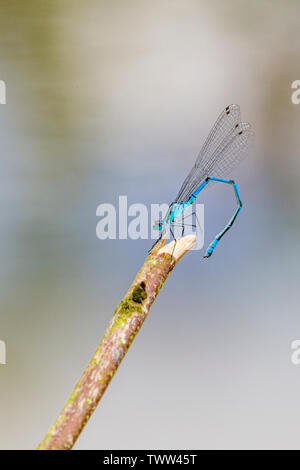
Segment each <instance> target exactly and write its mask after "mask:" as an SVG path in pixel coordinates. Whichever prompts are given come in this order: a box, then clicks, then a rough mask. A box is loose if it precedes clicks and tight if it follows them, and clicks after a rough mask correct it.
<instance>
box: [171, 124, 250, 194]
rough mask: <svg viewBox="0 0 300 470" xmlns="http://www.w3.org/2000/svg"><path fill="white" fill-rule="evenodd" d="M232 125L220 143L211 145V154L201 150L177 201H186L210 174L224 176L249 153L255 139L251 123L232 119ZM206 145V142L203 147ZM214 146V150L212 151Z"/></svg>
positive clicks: (209, 148)
mask: <svg viewBox="0 0 300 470" xmlns="http://www.w3.org/2000/svg"><path fill="white" fill-rule="evenodd" d="M232 125H233V127H232V126H231V127H230V126H229V127H227V129H228V130H227V134H225V135H224V134H223V135H222V137H223V139H220V138H219V143H218V145H215V144H210V145H209V147H208V150H209V156H207V155H206V154H203V155H201V154H202V151H203V149H202V150H201V152H200V154H199V156H198V158H197V160H196V163H195V165H194V166H193V168H192V170H191V171H190V173H189V174H188V176H187V178H186V180H185V181H184V183H183V185H182V187H181V189H180V191H179V193H178V196H177V198H176V199H175V201H185V200H186V199H187V198H188V197H189V196H190V195H191V194H192V193H193V192H194V191H195V190H196V189H197V188H198V187H199V185H200V183H201V181H203V180H204V179H205V178H207V177H208V176H216V177H219V178H224V177H225V176H227V175H228V174H229V173H230V172H231V171H232V170H233V169H234V168H235V167H236V166H237V165H238V163H239V162H240V161H241V160H243V159H244V158H245V156H246V155H247V154H248V153H249V150H250V149H251V147H252V145H253V141H254V132H253V131H252V130H251V127H250V124H248V123H245V122H241V123H235V122H234V121H232ZM205 145H206V143H205V144H204V146H203V148H204V147H205ZM212 148H214V150H213V152H212V153H211V149H212ZM199 157H201V159H200V160H199Z"/></svg>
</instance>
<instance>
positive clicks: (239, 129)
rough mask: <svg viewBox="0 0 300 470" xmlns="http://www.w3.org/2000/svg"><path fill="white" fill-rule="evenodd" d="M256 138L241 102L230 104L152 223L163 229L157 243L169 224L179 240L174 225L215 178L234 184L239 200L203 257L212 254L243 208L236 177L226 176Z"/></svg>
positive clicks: (220, 181)
mask: <svg viewBox="0 0 300 470" xmlns="http://www.w3.org/2000/svg"><path fill="white" fill-rule="evenodd" d="M253 140H254V132H253V131H252V130H251V127H250V124H248V123H247V122H241V112H240V107H239V105H237V104H231V105H229V106H227V107H226V108H225V109H224V111H223V112H222V113H221V114H220V116H219V117H218V119H217V121H216V123H215V124H214V126H213V128H212V130H211V131H210V133H209V135H208V137H207V139H206V141H205V143H204V145H203V147H202V149H201V150H200V153H199V155H198V157H197V160H196V162H195V164H194V166H193V168H192V169H191V171H190V173H189V174H188V175H187V177H186V179H185V180H184V182H183V184H182V186H181V188H180V191H179V193H178V195H177V197H176V199H175V201H174V202H172V204H170V206H169V209H168V211H167V213H166V215H165V217H164V218H163V219H160V220H158V221H156V222H155V224H154V225H153V228H154V229H155V230H158V231H159V232H160V236H159V238H158V240H157V241H156V242H155V244H156V243H157V242H158V241H159V240H160V239H161V238H162V236H163V235H164V234H165V232H166V228H167V226H168V225H169V226H170V232H171V235H172V236H173V238H174V239H175V243H176V238H175V236H174V232H173V230H172V226H174V224H175V223H176V222H178V220H179V218H180V217H182V216H183V213H184V211H185V209H186V208H187V207H188V206H189V205H191V204H193V203H194V202H195V200H196V198H197V196H198V194H199V193H200V191H202V189H203V188H204V187H205V186H207V184H208V183H210V182H211V181H216V182H219V183H226V184H230V185H232V187H233V189H234V193H235V197H236V200H237V209H236V210H235V212H234V214H233V216H232V217H231V219H230V220H229V222H228V224H227V225H226V226H225V227H224V229H223V230H222V231H221V232H220V233H218V235H216V236H215V238H214V240H213V241H212V242H211V243H210V245H209V246H208V248H207V250H206V253H205V255H204V258H209V257H210V256H211V255H212V253H213V251H214V249H215V247H216V245H217V244H218V242H219V241H220V240H221V238H222V237H223V235H224V234H225V233H226V232H227V231H228V230H229V229H230V227H231V226H232V224H233V222H234V221H235V219H236V217H237V215H238V213H239V212H240V210H241V208H242V201H241V198H240V195H239V190H238V187H237V184H236V183H235V181H234V180H231V179H225V178H224V177H225V176H227V175H228V174H229V173H230V172H231V171H232V170H233V169H234V168H235V167H236V165H237V164H238V163H239V162H240V161H241V160H242V159H243V158H244V157H245V156H246V155H247V153H248V151H249V149H250V148H251V146H252V143H253ZM183 234H184V222H183V223H182V236H183ZM155 244H154V245H155Z"/></svg>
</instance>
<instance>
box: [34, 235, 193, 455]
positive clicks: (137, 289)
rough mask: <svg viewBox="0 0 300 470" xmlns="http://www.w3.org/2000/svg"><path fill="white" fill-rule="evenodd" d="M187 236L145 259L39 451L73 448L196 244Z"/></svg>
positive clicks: (155, 250) (158, 245)
mask: <svg viewBox="0 0 300 470" xmlns="http://www.w3.org/2000/svg"><path fill="white" fill-rule="evenodd" d="M195 240H196V237H195V236H194V235H188V236H186V237H184V238H181V239H179V240H177V242H176V244H175V247H174V243H175V242H174V241H173V242H171V243H169V244H168V245H166V246H163V245H164V240H162V241H161V242H159V243H158V244H157V245H156V246H155V247H154V248H153V250H152V251H151V253H150V254H149V256H148V257H147V258H146V260H145V263H144V265H143V266H142V268H141V269H140V271H139V272H138V274H137V276H136V278H135V279H134V281H133V283H132V285H131V287H130V288H129V290H128V292H127V293H126V295H125V297H124V298H123V299H122V301H121V302H120V304H119V305H118V307H117V308H116V310H115V313H114V315H113V317H112V319H111V321H110V324H109V325H108V328H107V330H106V332H105V335H104V337H103V339H102V341H101V343H100V345H99V346H98V348H97V349H96V351H95V354H94V355H93V357H92V359H91V361H90V363H89V364H88V366H87V368H86V369H85V371H84V373H83V375H82V377H81V379H80V380H79V382H78V383H77V385H76V387H75V389H74V391H73V393H72V394H71V396H70V398H69V400H68V401H67V403H66V405H65V407H64V408H63V410H62V411H61V413H60V415H59V416H58V418H57V419H56V421H55V422H54V424H53V426H52V427H51V428H50V430H49V432H48V433H47V435H46V436H45V438H44V439H43V441H42V442H41V443H40V444H39V446H38V450H70V449H72V447H73V445H74V444H75V442H76V440H77V438H78V436H79V434H80V432H81V431H82V429H83V428H84V426H85V424H86V423H87V421H88V419H89V418H90V416H91V414H92V413H93V411H94V410H95V408H96V406H97V404H98V402H99V400H100V399H101V397H102V395H103V393H104V392H105V390H106V388H107V386H108V384H109V382H110V381H111V379H112V377H113V376H114V373H115V372H116V370H117V368H118V367H119V364H120V362H121V361H122V359H123V357H124V356H125V354H126V352H127V350H128V348H129V346H130V345H131V343H132V341H133V339H134V337H135V335H136V334H137V332H138V331H139V329H140V327H141V326H142V324H143V322H144V320H145V318H146V317H147V315H148V313H149V310H150V307H151V305H152V303H153V302H154V300H155V298H156V296H157V294H158V292H159V291H160V288H161V287H162V285H163V283H164V282H165V280H166V279H167V277H168V275H169V274H170V272H171V271H172V269H173V268H174V266H175V265H176V263H177V262H178V261H179V259H180V258H181V257H182V256H183V255H184V254H185V253H187V251H188V250H190V248H192V247H193V246H194V243H195Z"/></svg>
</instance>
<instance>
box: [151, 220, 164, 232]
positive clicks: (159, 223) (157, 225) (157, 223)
mask: <svg viewBox="0 0 300 470" xmlns="http://www.w3.org/2000/svg"><path fill="white" fill-rule="evenodd" d="M162 229H163V223H162V220H161V219H159V220H156V221H155V222H154V224H153V230H162Z"/></svg>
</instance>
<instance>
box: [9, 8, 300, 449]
mask: <svg viewBox="0 0 300 470" xmlns="http://www.w3.org/2000/svg"><path fill="white" fill-rule="evenodd" d="M299 8H300V7H299V2H297V0H290V1H289V2H285V1H284V0H277V1H270V0H253V1H252V2H249V1H243V0H227V1H226V2H224V1H221V0H212V1H210V2H207V1H202V0H185V1H183V0H162V1H160V2H150V1H147V0H128V1H127V2H124V1H121V0H114V1H113V2H105V1H96V0H88V1H85V2H83V1H80V0H72V1H71V0H51V1H50V0H45V1H43V2H41V1H37V0H36V1H32V0H28V1H26V2H22V1H21V0H20V1H15V0H10V1H5V0H2V1H1V6H0V79H1V80H5V82H6V86H7V104H6V105H1V106H0V124H1V127H0V129H1V134H0V135H1V138H0V147H1V150H0V152H1V158H0V192H1V197H0V206H1V210H0V217H1V230H0V239H1V249H0V253H1V259H0V276H1V282H0V291H1V292H0V299H1V313H0V339H1V340H5V342H6V346H7V364H6V365H0V447H1V448H2V449H33V448H35V447H36V445H37V444H38V442H39V441H40V440H41V439H42V438H43V436H44V434H45V432H46V431H47V430H48V428H49V427H50V425H51V424H52V422H53V420H54V419H55V418H56V416H57V414H58V412H59V411H60V409H61V408H62V406H63V405H64V403H65V401H66V399H67V398H68V396H69V394H70V393H71V391H72V389H73V387H74V385H75V383H76V382H77V380H78V379H79V377H80V375H81V373H82V371H83V369H84V367H85V366H86V364H87V362H88V361H89V359H90V357H91V355H92V354H93V352H94V350H95V348H96V347H97V345H98V343H99V341H100V340H101V337H102V335H103V333H104V331H105V328H106V326H107V324H108V322H109V320H110V318H111V316H112V314H113V311H114V308H115V307H116V305H117V304H118V303H119V301H120V299H121V298H122V296H123V295H124V293H125V291H126V290H127V288H128V286H129V284H130V282H131V281H132V279H133V278H134V276H135V274H136V272H137V270H138V269H139V268H140V266H141V263H142V262H143V260H144V258H145V254H146V253H147V250H148V249H149V247H150V246H151V241H145V240H138V241H131V240H120V241H118V240H105V241H100V240H99V239H97V238H96V225H97V222H98V220H99V219H98V218H97V217H96V208H97V206H98V205H99V204H101V203H112V204H117V202H118V197H119V195H127V196H128V204H129V205H130V204H132V203H135V202H140V203H144V204H150V203H161V202H171V201H172V200H173V198H174V196H175V195H176V194H177V192H178V189H179V187H180V185H181V183H182V181H183V179H184V178H185V176H186V173H187V172H188V171H189V170H190V167H191V166H192V165H193V163H194V160H195V157H196V155H197V153H198V151H199V149H200V147H201V144H202V143H203V140H204V138H205V137H206V135H207V133H208V131H209V130H210V128H211V126H212V124H213V122H214V121H215V119H216V117H217V116H218V114H219V113H220V112H221V110H222V109H223V108H224V107H225V106H226V105H228V104H230V103H235V102H236V103H239V104H240V106H241V109H242V117H243V119H244V120H247V121H249V122H251V124H252V125H253V128H254V129H255V133H256V145H255V149H254V152H253V153H252V154H251V155H250V156H249V158H248V159H247V160H246V161H245V162H244V163H243V164H241V165H240V166H239V168H238V169H237V170H236V171H235V173H234V174H232V177H234V178H235V179H236V180H237V181H238V183H239V188H240V192H241V197H242V200H243V203H244V208H243V211H242V213H241V215H240V216H239V219H238V221H237V222H236V224H235V225H234V227H233V228H232V230H231V231H230V232H229V233H228V235H226V236H225V237H224V239H223V240H222V244H220V246H218V248H217V249H216V252H215V254H214V255H213V257H212V258H210V259H209V260H203V258H202V255H203V252H200V253H199V252H197V251H195V252H191V253H189V254H188V255H187V256H186V257H185V258H184V259H183V260H182V261H181V262H180V263H179V265H178V266H177V268H176V269H175V271H174V272H173V273H172V275H171V276H170V278H169V279H168V281H167V283H166V284H165V286H164V288H163V289H162V291H161V293H160V295H159V297H158V299H157V301H156V302H155V304H154V305H153V307H152V309H151V312H150V315H149V317H148V319H147V321H146V323H145V324H144V326H143V328H142V329H141V331H140V333H139V335H138V336H137V337H136V339H135V341H134V343H133V345H132V347H131V349H130V351H129V352H128V354H127V356H126V358H125V359H124V361H123V363H122V364H121V366H120V369H119V370H118V372H117V374H116V376H115V377H114V379H113V381H112V383H111V384H110V386H109V388H108V390H107V392H106V394H105V396H104V398H103V400H102V401H101V404H100V405H99V407H98V409H97V410H96V412H95V413H94V415H93V417H92V418H91V420H90V422H89V423H88V425H87V426H86V429H85V430H84V432H83V433H82V435H81V436H80V438H79V439H78V442H77V444H76V446H75V449H143V448H146V449H176V448H179V449H188V448H195V449H215V448H219V449H230V448H234V449H239V448H244V449H247V448H270V449H276V448H284V449H289V448H299V429H298V423H299V419H300V403H299V390H300V366H295V365H293V364H292V362H291V354H292V350H291V342H292V341H293V340H295V339H300V315H299V261H300V240H299V228H300V222H299V215H300V138H299V125H300V105H298V106H297V105H294V104H292V102H291V94H292V91H293V90H292V89H291V84H292V82H293V81H294V80H296V79H300V62H299V50H300V49H299V48H300V32H299V13H300V11H299ZM219 186H222V185H219ZM219 186H218V185H215V186H214V188H213V189H210V190H209V191H207V192H206V194H204V193H203V198H202V199H201V201H199V202H204V203H205V229H206V231H205V245H204V246H205V247H206V246H207V243H208V242H209V241H211V238H212V236H213V235H214V234H215V233H216V231H217V230H218V229H220V228H221V227H222V224H223V225H224V222H225V221H226V220H227V219H228V217H229V216H230V215H231V214H232V210H233V207H234V206H233V202H232V193H231V191H230V190H228V188H226V187H225V188H223V187H219Z"/></svg>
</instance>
